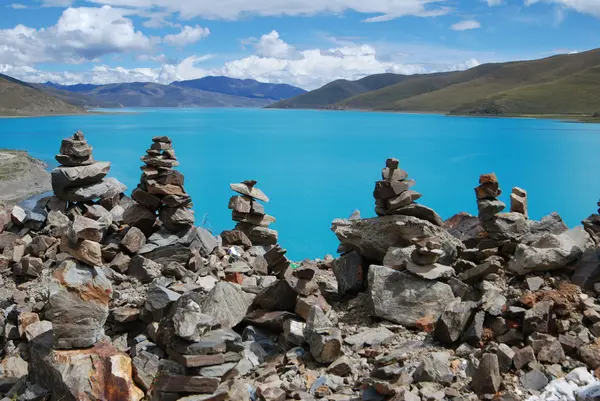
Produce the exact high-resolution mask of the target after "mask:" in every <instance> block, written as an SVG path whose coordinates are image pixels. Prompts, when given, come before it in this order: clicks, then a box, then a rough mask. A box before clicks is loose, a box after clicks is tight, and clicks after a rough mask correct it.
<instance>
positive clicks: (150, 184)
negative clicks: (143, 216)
mask: <svg viewBox="0 0 600 401" xmlns="http://www.w3.org/2000/svg"><path fill="white" fill-rule="evenodd" d="M152 142H153V143H152V146H150V149H148V150H147V151H146V153H147V154H146V156H144V157H142V159H141V160H142V161H143V162H144V165H143V166H142V167H141V170H142V177H141V179H140V184H139V185H138V187H137V188H136V189H134V190H133V192H132V193H131V197H132V198H133V200H135V201H136V202H137V203H138V204H140V205H142V206H144V207H145V208H146V209H147V210H148V211H149V212H151V213H153V214H154V215H155V216H156V214H158V218H159V220H160V222H161V223H162V224H163V225H164V227H165V228H166V229H167V230H169V231H171V232H174V233H178V232H181V231H184V230H188V229H189V228H190V227H192V226H193V225H194V211H193V210H192V209H191V208H192V198H191V197H190V196H189V195H188V194H187V193H186V192H185V190H184V189H183V183H184V177H183V174H181V173H180V172H179V171H177V170H175V169H174V167H177V166H178V165H179V162H178V161H177V158H176V157H175V151H174V150H173V144H172V141H171V139H170V138H169V137H167V136H157V137H154V138H152Z"/></svg>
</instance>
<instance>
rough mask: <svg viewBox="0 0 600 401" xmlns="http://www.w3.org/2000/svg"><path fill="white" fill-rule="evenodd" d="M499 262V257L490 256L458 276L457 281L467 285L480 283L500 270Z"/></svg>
mask: <svg viewBox="0 0 600 401" xmlns="http://www.w3.org/2000/svg"><path fill="white" fill-rule="evenodd" d="M501 260H502V258H500V257H497V256H492V257H490V258H488V259H486V260H485V261H484V262H483V263H481V264H479V265H477V266H475V267H473V268H471V269H469V270H466V271H464V272H462V273H461V274H459V275H458V279H459V280H461V281H464V282H467V283H468V282H478V281H481V279H483V278H485V277H486V276H487V275H489V274H492V273H496V272H497V271H498V270H500V269H501V268H502V263H501Z"/></svg>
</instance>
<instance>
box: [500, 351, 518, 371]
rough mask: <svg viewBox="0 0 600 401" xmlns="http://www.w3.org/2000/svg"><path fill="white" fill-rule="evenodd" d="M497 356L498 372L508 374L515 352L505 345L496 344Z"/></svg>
mask: <svg viewBox="0 0 600 401" xmlns="http://www.w3.org/2000/svg"><path fill="white" fill-rule="evenodd" d="M497 355H498V365H499V367H500V371H501V372H502V373H506V372H508V371H509V370H510V369H511V367H512V363H513V358H514V357H515V351H513V350H512V348H510V347H509V346H508V345H506V344H498V351H497Z"/></svg>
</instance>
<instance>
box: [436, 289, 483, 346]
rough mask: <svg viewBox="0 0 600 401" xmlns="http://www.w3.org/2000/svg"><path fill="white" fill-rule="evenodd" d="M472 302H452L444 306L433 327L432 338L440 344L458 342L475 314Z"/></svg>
mask: <svg viewBox="0 0 600 401" xmlns="http://www.w3.org/2000/svg"><path fill="white" fill-rule="evenodd" d="M475 307H476V304H474V303H473V302H460V300H458V299H457V300H455V301H452V302H451V303H450V304H449V305H447V306H446V308H445V309H444V312H443V313H442V314H441V316H440V318H439V319H438V321H437V323H436V325H435V331H434V333H433V334H434V338H435V339H436V340H437V341H439V342H441V343H442V344H448V345H450V344H453V343H455V342H456V341H458V340H459V339H460V338H461V336H462V335H463V332H464V331H465V330H466V329H467V327H468V326H469V324H470V323H471V321H472V319H473V315H474V314H475Z"/></svg>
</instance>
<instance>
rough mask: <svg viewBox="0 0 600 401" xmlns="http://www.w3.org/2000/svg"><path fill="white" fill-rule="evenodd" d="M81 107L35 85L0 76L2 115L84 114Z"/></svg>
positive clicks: (0, 107) (0, 108)
mask: <svg viewBox="0 0 600 401" xmlns="http://www.w3.org/2000/svg"><path fill="white" fill-rule="evenodd" d="M84 112H85V110H84V109H83V108H81V107H77V106H74V105H72V104H68V103H66V102H64V101H62V100H60V99H57V98H55V97H53V96H51V95H49V94H47V93H44V92H42V91H40V90H38V89H36V88H35V87H34V86H33V85H31V84H28V83H25V82H22V81H19V80H18V79H15V78H12V77H9V76H7V75H3V74H0V115H22V116H28V115H46V114H48V115H51V114H75V113H84Z"/></svg>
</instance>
